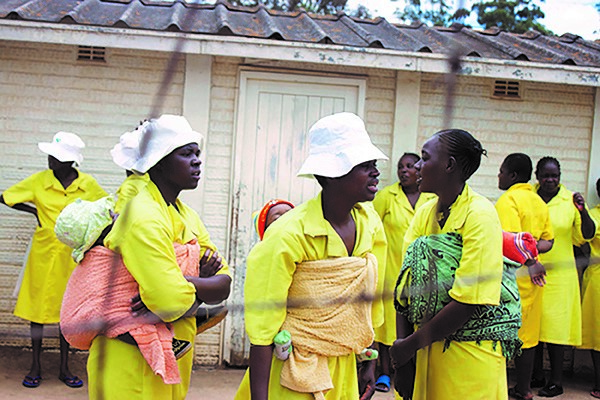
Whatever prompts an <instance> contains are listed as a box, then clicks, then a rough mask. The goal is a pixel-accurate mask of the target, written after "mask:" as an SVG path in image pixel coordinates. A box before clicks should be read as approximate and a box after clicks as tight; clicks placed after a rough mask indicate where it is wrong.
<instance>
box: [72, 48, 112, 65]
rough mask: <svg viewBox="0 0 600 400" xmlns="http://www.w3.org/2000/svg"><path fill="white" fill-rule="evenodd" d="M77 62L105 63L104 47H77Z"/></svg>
mask: <svg viewBox="0 0 600 400" xmlns="http://www.w3.org/2000/svg"><path fill="white" fill-rule="evenodd" d="M77 60H81V61H96V62H105V61H106V47H97V46H79V50H78V51H77Z"/></svg>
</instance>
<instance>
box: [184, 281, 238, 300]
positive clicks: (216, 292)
mask: <svg viewBox="0 0 600 400" xmlns="http://www.w3.org/2000/svg"><path fill="white" fill-rule="evenodd" d="M186 279H187V280H188V282H191V283H192V284H193V285H194V287H195V288H196V298H197V299H198V301H200V302H202V303H206V304H218V303H220V302H222V301H223V300H226V299H227V297H229V292H230V288H231V277H230V276H229V275H224V274H223V275H215V276H211V277H209V278H200V277H196V276H186Z"/></svg>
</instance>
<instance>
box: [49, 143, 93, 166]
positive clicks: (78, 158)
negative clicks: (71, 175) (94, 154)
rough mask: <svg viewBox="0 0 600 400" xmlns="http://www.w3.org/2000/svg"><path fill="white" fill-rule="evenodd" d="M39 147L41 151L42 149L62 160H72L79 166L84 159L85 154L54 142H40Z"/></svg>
mask: <svg viewBox="0 0 600 400" xmlns="http://www.w3.org/2000/svg"><path fill="white" fill-rule="evenodd" d="M38 148H39V149H40V151H42V153H46V154H48V155H51V156H52V157H54V158H56V159H57V160H58V161H60V162H68V161H72V162H74V163H75V164H76V165H77V166H79V165H81V162H82V161H83V156H82V155H81V153H75V152H73V151H69V150H68V149H65V148H64V147H61V146H59V145H57V144H55V143H54V142H52V143H48V142H42V143H38Z"/></svg>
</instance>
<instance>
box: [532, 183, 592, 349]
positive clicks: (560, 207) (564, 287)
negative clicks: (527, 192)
mask: <svg viewBox="0 0 600 400" xmlns="http://www.w3.org/2000/svg"><path fill="white" fill-rule="evenodd" d="M548 209H549V210H550V221H551V222H552V229H553V230H554V245H553V246H552V250H550V251H549V252H547V253H544V254H540V256H539V259H540V261H541V263H542V264H544V267H546V285H545V286H544V290H543V291H542V324H541V328H540V342H546V343H553V344H562V345H567V346H579V345H581V297H580V293H579V277H578V275H577V267H576V266H575V256H574V254H573V245H575V246H581V245H582V244H584V243H585V242H586V241H585V239H584V238H583V235H582V234H581V216H580V215H579V211H578V210H577V208H575V205H574V204H573V193H572V192H571V191H569V190H567V188H565V187H564V186H563V185H560V188H559V190H558V193H557V194H556V196H554V197H553V198H552V200H550V201H549V202H548Z"/></svg>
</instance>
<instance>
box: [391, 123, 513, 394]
mask: <svg viewBox="0 0 600 400" xmlns="http://www.w3.org/2000/svg"><path fill="white" fill-rule="evenodd" d="M484 154H486V152H485V150H484V149H483V148H482V146H481V143H479V141H478V140H476V139H475V138H474V137H473V136H472V135H471V134H469V133H468V132H466V131H463V130H458V129H450V130H444V131H440V132H438V133H436V134H435V135H434V136H432V137H431V138H430V139H429V140H427V141H426V142H425V144H424V145H423V148H422V150H421V157H422V158H421V160H420V161H419V162H418V163H417V165H416V167H417V171H418V174H419V177H420V183H419V189H420V190H421V191H422V192H428V193H434V194H436V195H437V196H438V199H437V201H430V202H428V203H426V204H425V205H423V206H422V207H421V208H419V210H417V212H416V213H415V216H414V218H413V220H412V222H411V225H410V227H409V228H408V231H407V233H406V236H405V240H404V248H405V249H406V248H408V245H409V244H411V243H412V242H413V241H414V240H415V239H417V238H419V237H421V236H425V235H433V234H445V233H452V234H459V235H460V236H462V256H461V257H460V260H459V266H458V268H457V269H456V272H455V279H454V282H453V284H452V286H451V289H450V290H449V292H448V294H449V296H450V297H451V299H452V300H451V301H450V303H448V304H447V305H445V306H444V307H443V308H442V309H441V311H440V312H439V313H437V314H436V315H435V316H434V317H432V318H431V319H430V320H429V321H428V322H424V323H423V324H422V325H421V326H420V327H419V328H418V329H416V330H414V327H413V326H412V324H410V323H409V322H408V319H407V318H406V317H404V316H402V315H401V316H400V318H398V321H397V322H398V334H399V339H398V340H396V342H394V344H393V346H392V347H391V348H390V353H391V357H392V362H393V366H394V369H395V385H394V386H395V388H396V390H397V391H398V393H399V394H400V395H402V396H403V397H407V398H412V399H419V400H421V399H430V400H434V399H482V400H483V399H486V400H490V399H497V400H505V399H506V398H507V396H508V394H507V392H508V390H507V382H506V364H505V363H506V361H505V357H504V356H503V351H502V348H501V347H502V346H500V345H498V344H497V343H494V342H493V341H491V340H481V341H460V342H455V341H452V342H451V343H449V346H448V347H447V348H446V346H445V339H444V338H446V337H447V336H449V335H450V334H452V333H453V332H455V331H457V329H459V328H461V327H462V326H463V325H464V324H465V323H466V322H467V321H468V320H469V319H470V318H471V317H472V316H473V314H474V312H475V310H476V309H477V307H478V305H498V304H499V302H500V291H501V281H502V271H503V259H502V229H501V227H500V221H499V218H498V214H497V213H496V210H495V209H494V206H493V204H492V203H491V202H490V201H488V200H487V199H486V198H485V197H483V196H481V195H479V194H477V193H475V192H474V191H473V190H472V189H471V188H470V187H469V185H468V184H467V183H466V181H467V180H468V179H469V177H470V176H471V175H472V174H473V173H474V172H475V171H476V170H477V169H478V168H479V165H480V162H481V156H482V155H484ZM404 276H408V274H405V275H404ZM406 283H407V282H406V280H405V282H401V283H400V285H399V287H398V288H397V291H398V293H402V292H403V287H404V286H405V284H406ZM409 302H410V300H409ZM515 334H516V332H515ZM415 355H416V361H415V362H413V359H414V358H415ZM415 365H416V369H415ZM411 377H414V382H413V379H411Z"/></svg>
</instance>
